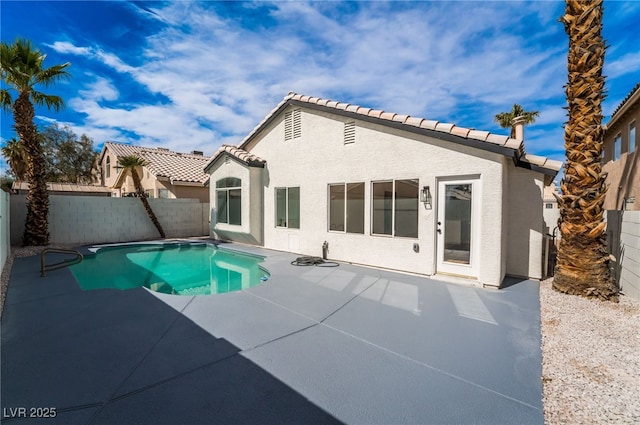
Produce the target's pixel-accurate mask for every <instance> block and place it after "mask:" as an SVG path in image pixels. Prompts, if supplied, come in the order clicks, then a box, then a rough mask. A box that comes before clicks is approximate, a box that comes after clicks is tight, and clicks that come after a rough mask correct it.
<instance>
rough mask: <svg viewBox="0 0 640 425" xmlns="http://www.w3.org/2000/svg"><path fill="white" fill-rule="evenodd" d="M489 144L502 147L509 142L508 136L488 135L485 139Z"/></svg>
mask: <svg viewBox="0 0 640 425" xmlns="http://www.w3.org/2000/svg"><path fill="white" fill-rule="evenodd" d="M485 140H486V141H487V142H489V143H493V144H494V145H500V146H504V145H505V144H506V143H507V140H509V137H508V136H501V135H499V134H489V135H488V136H487V138H486V139H485Z"/></svg>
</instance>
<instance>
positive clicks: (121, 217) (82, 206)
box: [10, 195, 209, 245]
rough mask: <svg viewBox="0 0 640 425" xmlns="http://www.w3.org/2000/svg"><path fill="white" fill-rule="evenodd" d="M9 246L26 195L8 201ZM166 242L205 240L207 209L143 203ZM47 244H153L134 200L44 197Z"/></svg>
mask: <svg viewBox="0 0 640 425" xmlns="http://www.w3.org/2000/svg"><path fill="white" fill-rule="evenodd" d="M10 203H11V245H21V244H22V234H23V232H24V221H25V217H26V215H27V207H26V195H12V196H11V202H10ZM149 205H151V208H152V209H153V211H154V213H155V214H156V216H157V217H158V221H160V224H161V225H162V227H163V229H164V231H165V233H166V236H167V237H168V238H183V237H192V236H208V235H209V204H208V203H200V202H199V201H198V200H193V199H149ZM49 235H50V238H49V239H50V242H51V243H52V244H54V243H55V244H78V245H85V244H92V243H113V242H128V241H137V240H149V239H157V238H158V237H159V235H158V231H157V230H156V228H155V227H154V226H153V223H151V220H149V216H148V215H147V212H146V211H145V209H144V207H143V206H142V202H140V199H138V198H115V197H114V198H107V197H96V196H68V195H51V196H49Z"/></svg>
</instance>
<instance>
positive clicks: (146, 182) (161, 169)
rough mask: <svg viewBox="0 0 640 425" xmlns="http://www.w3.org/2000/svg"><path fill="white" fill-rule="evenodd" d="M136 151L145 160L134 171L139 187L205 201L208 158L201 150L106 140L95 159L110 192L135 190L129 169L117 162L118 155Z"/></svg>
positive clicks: (156, 193) (166, 195)
mask: <svg viewBox="0 0 640 425" xmlns="http://www.w3.org/2000/svg"><path fill="white" fill-rule="evenodd" d="M128 155H137V156H139V157H141V158H143V159H145V160H146V161H147V165H146V166H144V167H142V169H141V170H139V171H138V174H139V175H140V178H141V183H142V187H143V188H144V190H145V193H146V194H147V195H148V196H149V197H151V198H191V199H199V200H200V202H205V203H206V202H209V188H208V187H207V182H208V180H209V175H208V174H206V173H205V172H204V171H203V166H204V165H205V164H206V163H207V160H208V158H207V157H205V156H203V154H202V152H199V151H193V152H191V153H180V152H174V151H171V150H169V149H165V148H146V147H142V146H132V145H126V144H122V143H113V142H106V143H105V144H104V147H103V148H102V151H101V152H100V156H99V159H98V164H99V165H98V166H99V167H100V174H101V183H102V185H103V186H106V187H109V188H111V191H112V192H113V196H129V194H132V193H135V187H134V185H133V178H132V177H131V173H130V172H129V171H127V170H123V169H122V168H120V167H119V166H118V160H119V158H122V157H124V156H128Z"/></svg>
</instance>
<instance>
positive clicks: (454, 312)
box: [0, 244, 543, 425]
mask: <svg viewBox="0 0 640 425" xmlns="http://www.w3.org/2000/svg"><path fill="white" fill-rule="evenodd" d="M224 248H225V249H226V248H232V249H238V250H241V251H246V252H252V253H256V254H260V255H264V256H266V260H265V262H264V263H263V266H264V267H266V268H267V269H268V270H269V271H270V272H271V278H270V279H269V280H268V281H267V282H266V283H263V284H261V285H258V286H255V287H253V288H250V289H248V290H245V291H241V292H233V293H228V294H222V295H213V296H198V297H188V296H173V295H164V294H158V293H154V292H152V291H148V290H146V289H144V288H137V289H132V290H127V291H120V290H115V289H107V290H94V291H81V290H80V288H79V287H78V285H77V284H76V282H75V279H74V278H73V276H72V275H71V272H70V271H69V270H68V269H60V270H56V271H51V272H48V274H47V276H46V277H44V278H41V277H40V276H39V261H40V259H39V257H38V256H33V257H24V258H16V259H15V261H14V263H13V269H12V272H11V280H10V284H9V290H8V293H7V299H6V303H5V306H4V313H3V317H2V321H1V331H2V347H1V358H0V360H1V364H2V369H1V373H2V374H1V376H0V379H1V387H2V388H1V391H2V394H1V396H2V397H1V399H0V400H1V407H2V408H1V409H0V414H1V415H2V416H1V417H0V419H1V421H2V422H3V423H10V424H14V423H15V424H24V423H38V424H40V423H42V424H96V425H97V424H154V425H156V424H171V425H176V424H227V423H228V424H254V423H255V424H312V423H317V424H331V423H349V424H391V423H393V424H491V425H496V424H540V425H542V424H543V412H542V382H541V368H542V366H541V363H542V356H541V351H540V306H539V298H538V285H539V283H538V282H536V281H531V280H523V281H516V280H511V281H509V282H508V283H509V284H510V286H508V287H507V288H505V289H501V290H495V289H483V288H477V287H472V286H464V285H457V284H452V283H445V282H440V281H437V280H433V279H429V278H425V277H419V276H413V275H407V274H401V273H395V272H391V271H386V270H378V269H373V268H367V267H360V266H355V265H350V264H344V263H341V264H340V266H339V267H334V268H327V267H295V266H292V265H291V264H290V262H291V261H292V260H294V259H295V258H296V257H297V255H294V254H290V253H283V252H276V251H270V250H266V249H262V248H258V247H250V246H244V245H234V244H224ZM54 257H55V255H51V257H50V258H49V260H48V262H54V261H56V259H55V258H54ZM51 407H53V408H55V413H56V417H55V418H49V419H31V418H24V417H21V416H24V414H23V412H24V413H26V415H29V414H30V413H35V414H37V413H46V410H44V411H43V410H40V411H36V410H35V408H51ZM20 408H25V411H22V410H20ZM31 408H34V410H31Z"/></svg>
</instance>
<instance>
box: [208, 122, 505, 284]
mask: <svg viewBox="0 0 640 425" xmlns="http://www.w3.org/2000/svg"><path fill="white" fill-rule="evenodd" d="M301 118H302V126H301V128H302V133H301V137H299V138H296V139H293V140H287V141H285V140H284V124H283V119H282V118H280V120H279V121H276V122H274V123H273V124H272V125H270V126H269V128H267V129H266V130H265V131H263V132H262V134H259V135H258V137H257V138H256V139H255V141H252V143H251V144H250V145H249V146H247V149H248V150H250V152H251V153H253V154H255V155H257V156H259V157H261V158H263V159H265V160H266V161H267V167H266V169H265V179H264V182H265V185H264V217H265V218H264V246H265V247H267V248H272V249H277V250H284V251H292V252H296V253H300V254H308V255H320V254H321V252H322V250H321V249H322V243H323V241H325V240H326V241H327V242H329V258H333V259H338V260H342V261H349V262H355V263H361V264H369V265H374V266H380V267H385V268H391V269H398V270H404V271H409V272H415V273H421V274H427V275H431V274H434V273H435V272H436V269H435V266H436V261H435V228H436V224H435V223H436V215H437V214H436V211H437V205H436V202H437V181H438V178H443V177H461V178H466V177H469V176H478V177H479V179H480V185H481V192H482V197H483V201H482V208H481V209H482V213H481V219H480V223H481V229H480V235H481V236H480V238H481V240H480V251H481V252H480V262H481V263H480V271H479V273H478V274H479V275H478V276H477V278H478V280H479V281H481V282H483V283H489V284H493V285H499V284H500V282H501V280H502V276H503V273H502V271H503V269H504V256H503V253H502V248H503V244H502V236H503V235H502V221H503V208H502V202H501V200H502V199H503V196H502V190H503V179H504V173H503V167H504V161H503V156H502V155H499V154H494V153H491V152H487V151H482V150H477V149H473V148H469V147H465V146H462V145H459V144H454V143H450V142H445V141H442V140H438V139H432V138H429V137H426V136H422V135H415V134H412V133H408V132H404V131H401V130H395V129H392V128H389V127H386V126H380V125H377V124H372V123H368V122H364V121H356V137H355V143H352V144H347V145H345V144H344V139H343V137H344V136H343V132H344V123H345V122H347V121H351V120H349V119H348V118H345V117H341V116H337V115H330V114H326V113H320V112H315V111H308V110H306V109H304V110H302V117H301ZM216 178H217V176H216ZM393 179H395V180H399V179H418V180H419V187H420V188H422V187H423V186H429V187H430V190H431V194H432V196H433V209H430V210H427V209H425V208H424V206H423V204H422V203H419V205H418V237H417V238H400V237H389V236H375V235H371V234H370V233H371V190H372V186H371V183H372V182H373V181H379V180H393ZM356 182H364V183H365V214H364V228H365V232H364V234H349V233H341V232H330V231H328V225H327V222H328V185H329V184H331V183H356ZM280 187H300V221H301V224H300V229H299V230H298V229H286V228H277V227H276V226H275V188H280ZM211 199H214V198H213V195H212V198H211ZM414 243H418V244H419V247H420V249H419V252H418V253H415V252H414V251H413V244H414Z"/></svg>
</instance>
